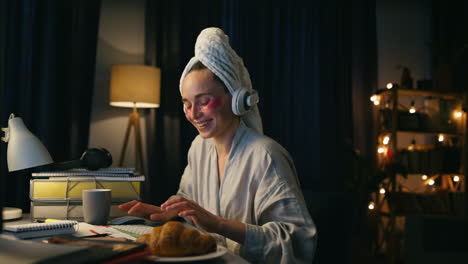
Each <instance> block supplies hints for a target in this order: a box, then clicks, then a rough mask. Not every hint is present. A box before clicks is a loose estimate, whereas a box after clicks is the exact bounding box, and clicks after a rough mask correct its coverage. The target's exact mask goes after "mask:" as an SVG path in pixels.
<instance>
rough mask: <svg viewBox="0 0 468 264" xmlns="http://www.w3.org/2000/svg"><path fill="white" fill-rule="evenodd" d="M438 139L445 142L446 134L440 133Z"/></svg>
mask: <svg viewBox="0 0 468 264" xmlns="http://www.w3.org/2000/svg"><path fill="white" fill-rule="evenodd" d="M437 140H439V142H443V141H444V135H442V134H439V137H438V139H437Z"/></svg>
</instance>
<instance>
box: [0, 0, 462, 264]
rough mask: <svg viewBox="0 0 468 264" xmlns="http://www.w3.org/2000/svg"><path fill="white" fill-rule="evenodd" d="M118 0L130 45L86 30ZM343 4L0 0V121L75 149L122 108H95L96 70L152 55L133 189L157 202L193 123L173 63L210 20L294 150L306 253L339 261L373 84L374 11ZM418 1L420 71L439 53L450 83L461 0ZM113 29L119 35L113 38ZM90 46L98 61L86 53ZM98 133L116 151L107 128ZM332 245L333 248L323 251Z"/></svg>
mask: <svg viewBox="0 0 468 264" xmlns="http://www.w3.org/2000/svg"><path fill="white" fill-rule="evenodd" d="M131 2H133V3H138V4H134V5H138V6H139V7H140V9H142V10H144V11H143V12H142V13H140V17H139V19H140V20H139V21H141V23H142V24H143V27H142V32H141V34H140V35H141V37H142V38H143V39H144V46H142V47H141V48H140V49H139V51H135V52H133V53H132V52H131V51H130V52H121V51H119V50H118V49H116V48H115V47H113V46H112V45H110V44H109V42H106V41H103V38H101V37H100V35H99V31H100V29H102V27H103V24H102V23H103V17H102V14H103V13H105V12H112V11H111V10H112V6H113V5H115V6H119V8H125V7H126V5H129V3H131ZM348 2H350V1H321V0H316V1H245V0H241V1H234V0H224V1H216V0H204V1H196V2H195V1H182V0H172V1H151V0H148V1H143V0H140V1H124V0H118V1H110V0H107V1H106V0H103V1H93V0H89V1H33V0H20V1H1V6H0V12H1V14H0V27H1V28H0V125H1V126H2V127H6V126H7V120H8V116H9V114H10V113H15V114H16V115H17V116H20V117H22V118H23V120H24V121H25V123H26V125H27V126H28V128H29V129H30V130H31V131H32V132H33V133H34V134H35V135H36V136H38V137H39V138H40V139H41V140H42V141H43V143H44V144H45V145H46V147H47V148H48V150H49V151H50V152H51V154H52V156H53V157H54V159H55V160H56V161H64V160H70V159H76V158H77V157H79V156H80V155H81V153H82V152H83V151H84V150H85V149H86V147H93V146H96V145H97V146H100V144H99V143H100V142H99V141H97V140H96V139H95V138H94V139H92V138H91V139H90V137H92V136H93V133H95V132H93V131H95V129H96V127H100V126H99V124H101V123H105V122H108V121H110V120H113V119H114V118H116V116H117V115H119V116H120V118H123V119H125V121H126V116H127V115H128V112H124V110H121V109H115V108H111V107H109V106H108V99H107V98H108V94H106V93H108V83H107V81H108V79H106V78H105V77H103V76H104V75H108V74H109V72H110V69H109V67H110V65H111V64H113V63H114V62H115V64H117V63H141V64H143V63H144V64H147V65H153V66H157V67H160V68H161V71H162V88H161V89H162V90H161V96H162V99H161V107H160V108H158V109H156V110H145V111H144V112H142V114H143V116H144V124H145V128H146V129H145V130H146V131H145V133H146V145H145V148H146V152H147V158H146V160H147V175H146V176H147V181H146V184H145V187H144V192H143V198H144V200H145V201H147V202H151V203H154V204H159V203H161V202H163V201H164V200H165V199H166V198H167V197H168V196H170V195H172V194H174V192H175V191H176V190H177V187H178V182H179V179H180V176H181V173H182V170H183V168H184V166H185V164H186V153H187V150H188V148H189V146H190V143H191V141H192V139H193V137H194V136H195V135H196V131H195V130H194V128H192V127H191V125H190V124H189V123H188V122H186V121H185V120H184V116H183V113H182V111H181V109H182V108H181V106H180V103H179V102H180V99H179V90H178V82H179V77H180V73H181V72H182V70H183V67H184V66H185V64H186V63H187V62H188V60H189V59H190V57H192V56H193V47H194V43H195V40H196V36H197V35H198V33H199V32H200V31H201V30H202V29H203V28H205V27H208V26H217V27H221V28H222V29H223V30H224V31H225V32H226V34H227V35H229V37H230V40H231V44H232V46H233V48H234V49H235V50H236V51H237V52H238V54H239V55H240V56H241V57H243V59H244V62H245V64H246V66H247V68H248V69H249V72H250V75H251V78H252V84H253V87H254V88H255V89H256V90H258V91H259V95H260V104H259V107H260V113H261V115H262V118H263V122H264V132H265V134H266V135H268V136H270V137H272V138H273V139H275V140H277V141H278V142H279V143H281V144H282V145H283V146H284V147H285V148H286V149H287V150H288V151H289V152H290V153H291V155H292V156H293V158H294V161H295V165H296V168H297V171H298V175H299V178H300V182H301V185H302V188H303V192H304V196H305V198H306V201H307V203H308V206H309V209H310V211H311V214H312V215H313V217H314V220H315V221H316V224H317V226H318V230H319V250H318V252H324V253H322V254H320V253H319V254H318V260H319V262H320V259H322V262H320V263H327V262H325V261H324V260H325V259H326V260H328V261H330V260H331V259H332V258H334V259H335V260H336V261H338V262H340V263H346V261H349V260H350V256H351V255H353V254H359V253H360V252H359V251H357V250H356V248H357V245H358V244H360V245H361V246H362V247H364V251H365V246H366V244H365V243H362V241H361V240H362V239H364V240H365V238H362V236H359V235H358V234H366V232H367V230H366V229H365V223H363V220H362V218H360V217H361V216H363V215H364V210H365V209H366V207H365V206H366V196H367V191H368V190H367V189H366V184H367V181H368V178H369V177H370V173H369V171H372V165H371V164H372V162H373V159H374V154H375V142H374V140H372V138H375V136H374V134H373V133H374V132H373V123H372V117H373V112H372V107H371V104H370V102H369V96H370V95H371V94H372V92H374V91H375V89H376V88H377V87H378V86H379V83H380V82H378V80H379V79H378V78H379V76H378V56H379V52H378V48H377V47H378V33H377V28H378V24H377V23H378V21H381V20H379V17H376V9H377V7H376V6H377V5H376V2H375V1H366V0H361V1H353V3H352V4H351V3H348ZM403 2H404V1H403ZM420 2H421V1H420ZM422 2H424V1H422ZM385 3H387V4H388V5H390V3H392V1H385ZM130 5H132V4H130ZM402 5H403V4H401V3H400V4H399V6H400V7H401V6H402ZM424 5H425V6H426V7H427V8H428V9H429V10H430V12H429V13H430V14H432V15H431V16H430V18H429V21H430V22H431V23H432V24H431V25H432V26H431V27H430V30H431V38H432V40H433V42H432V43H433V44H434V45H437V47H438V49H437V53H436V52H434V50H435V49H432V50H429V51H428V52H429V53H430V54H431V56H433V57H432V61H431V62H428V63H427V64H429V65H430V70H429V71H430V73H432V71H433V68H434V69H437V67H438V65H440V64H444V65H448V66H447V67H450V69H452V70H451V72H452V73H453V80H454V82H457V85H456V87H458V88H457V89H460V88H459V87H466V85H465V84H466V79H465V78H466V77H464V76H465V75H464V74H462V73H463V70H465V69H466V61H467V60H466V56H467V52H466V44H464V43H466V36H468V34H466V32H464V30H465V28H466V27H462V25H466V24H467V23H466V21H464V17H465V16H463V13H462V12H461V11H460V10H467V8H466V6H462V7H459V8H458V11H456V10H455V9H452V8H447V7H444V6H442V4H441V3H439V1H433V2H428V3H427V4H424ZM384 6H385V5H384ZM399 10H401V8H400V9H399ZM129 12H130V11H129ZM386 13H390V14H391V13H392V10H391V9H389V11H388V12H386ZM451 14H457V15H456V16H454V15H451ZM130 23H131V22H130ZM108 27H109V28H112V26H108ZM118 30H119V28H118V27H115V31H117V32H118ZM445 36H454V37H453V38H448V37H445ZM120 37H121V38H122V42H125V36H124V35H123V36H120ZM104 40H106V39H104ZM99 51H103V52H106V54H105V56H107V57H105V56H104V58H112V59H107V60H104V61H103V62H96V58H98V60H99V58H100V57H99V56H100V55H99ZM138 52H140V53H138ZM101 56H103V55H101ZM424 63H426V62H424ZM428 67H429V66H428ZM454 87H455V86H454ZM97 88H100V89H97ZM101 88H102V89H101ZM453 89H454V90H455V88H453ZM106 99H107V101H106ZM99 100H100V101H99ZM96 102H98V103H99V102H100V103H102V104H101V105H98V106H96ZM96 123H98V125H96ZM93 127H94V128H93ZM122 130H123V129H122ZM114 132H115V131H114V130H112V131H106V130H101V131H100V132H99V133H103V134H109V133H111V134H114ZM121 132H122V135H123V131H121ZM115 134H117V133H115ZM105 144H110V148H117V149H119V150H120V144H121V138H120V137H119V138H118V140H117V141H115V142H110V143H109V142H106V143H105ZM105 144H104V143H103V145H104V146H105ZM101 146H102V145H101ZM106 147H107V146H106ZM0 150H1V151H0V169H1V171H0V192H1V193H0V199H2V200H3V204H2V205H8V206H16V207H22V208H23V209H24V210H25V211H26V212H27V211H29V198H28V190H29V189H28V188H29V175H28V171H26V172H17V173H8V172H7V168H6V144H3V143H2V145H1V146H0ZM113 154H117V153H113ZM114 160H116V159H115V158H114ZM357 167H358V168H357ZM337 237H340V238H341V239H339V240H337V239H336V238H337ZM352 245H354V246H352ZM337 249H341V251H342V252H344V253H343V254H342V255H337V254H333V252H336V250H337ZM327 253H328V254H327Z"/></svg>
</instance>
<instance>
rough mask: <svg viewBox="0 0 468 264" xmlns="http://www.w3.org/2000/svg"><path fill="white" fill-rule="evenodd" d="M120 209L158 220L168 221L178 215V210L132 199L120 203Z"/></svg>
mask: <svg viewBox="0 0 468 264" xmlns="http://www.w3.org/2000/svg"><path fill="white" fill-rule="evenodd" d="M118 208H119V209H120V210H122V211H125V212H127V214H130V215H138V216H142V217H147V218H150V219H151V220H153V221H157V222H166V221H169V220H171V219H172V218H174V217H176V216H177V213H178V212H177V211H165V210H161V207H159V206H156V205H151V204H147V203H142V202H140V201H136V200H133V201H130V202H126V203H124V204H121V205H119V207H118Z"/></svg>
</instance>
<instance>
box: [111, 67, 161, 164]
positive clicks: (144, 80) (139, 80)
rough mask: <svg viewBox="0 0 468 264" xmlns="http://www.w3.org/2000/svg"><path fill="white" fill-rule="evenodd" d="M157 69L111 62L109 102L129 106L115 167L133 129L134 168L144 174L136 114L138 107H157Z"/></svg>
mask: <svg viewBox="0 0 468 264" xmlns="http://www.w3.org/2000/svg"><path fill="white" fill-rule="evenodd" d="M160 83H161V70H160V69H159V68H156V67H151V66H144V65H114V66H112V71H111V83H110V105H112V106H117V107H129V108H133V112H132V113H131V114H130V116H129V118H128V124H127V130H126V132H125V138H124V142H123V146H122V151H121V153H120V159H119V166H120V167H122V166H123V162H124V158H125V152H126V149H127V145H128V140H129V137H130V131H131V130H132V128H134V135H135V165H136V166H135V168H136V169H137V170H138V171H139V172H141V173H144V165H143V164H144V162H143V154H142V147H141V131H140V114H139V113H138V108H158V107H159V99H160V87H161V85H160Z"/></svg>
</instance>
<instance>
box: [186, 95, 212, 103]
mask: <svg viewBox="0 0 468 264" xmlns="http://www.w3.org/2000/svg"><path fill="white" fill-rule="evenodd" d="M206 95H208V96H214V95H213V94H211V93H200V94H197V95H195V99H197V98H200V97H202V96H206ZM187 101H189V100H188V99H187V98H183V97H182V102H187Z"/></svg>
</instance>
